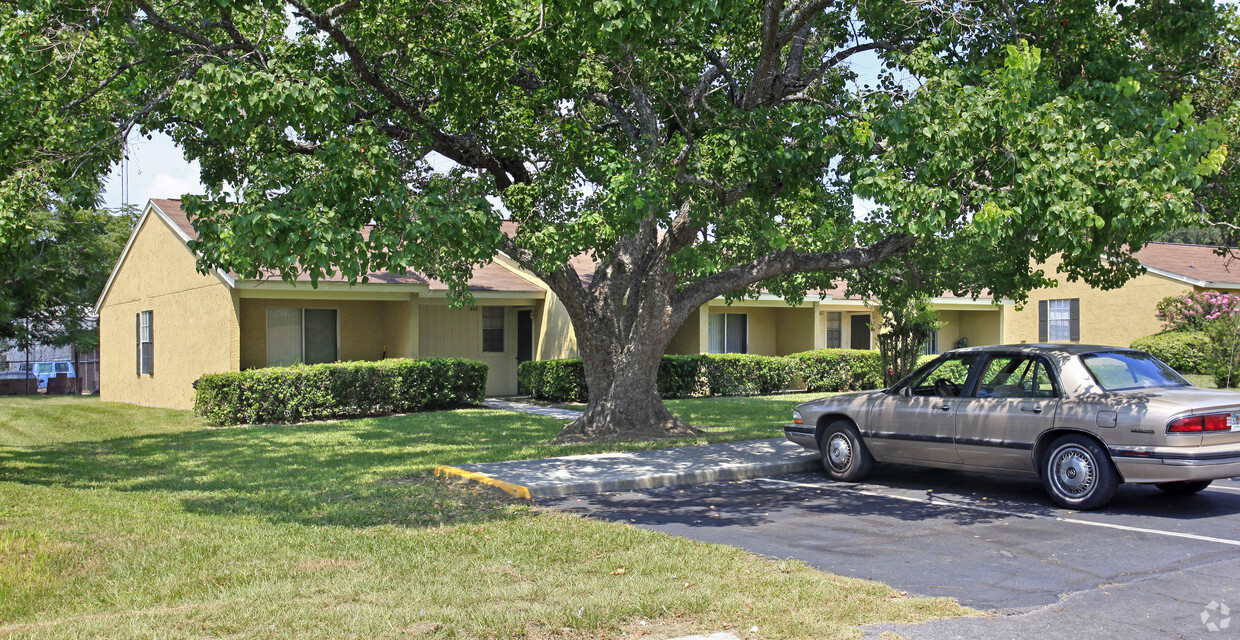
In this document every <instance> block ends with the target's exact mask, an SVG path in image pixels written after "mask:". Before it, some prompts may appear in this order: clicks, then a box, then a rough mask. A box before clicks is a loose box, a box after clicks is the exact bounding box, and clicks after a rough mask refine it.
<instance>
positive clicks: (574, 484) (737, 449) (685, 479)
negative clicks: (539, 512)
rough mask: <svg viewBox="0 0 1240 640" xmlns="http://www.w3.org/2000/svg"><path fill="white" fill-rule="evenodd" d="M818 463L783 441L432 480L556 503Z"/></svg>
mask: <svg viewBox="0 0 1240 640" xmlns="http://www.w3.org/2000/svg"><path fill="white" fill-rule="evenodd" d="M482 406H484V407H487V408H489V409H500V410H503V411H519V412H521V413H531V414H535V415H540V416H548V417H552V418H559V419H561V420H576V419H577V418H578V417H580V416H581V412H580V411H573V410H572V409H558V408H555V407H544V406H540V405H534V404H527V403H524V402H513V401H511V400H502V399H499V398H487V399H486V400H484V401H483V402H482ZM820 464H821V463H820V462H819V455H818V454H817V453H816V452H813V451H808V450H806V449H805V448H804V447H801V446H800V445H796V444H792V443H791V442H788V441H787V440H785V439H783V438H771V439H769V440H749V441H745V442H721V443H716V444H703V445H694V446H689V447H669V448H666V449H651V450H648V451H630V452H627V453H596V454H591V455H583V456H564V457H561V458H543V459H541V460H512V461H509V462H483V463H479V464H466V465H461V466H459V467H448V466H444V467H438V468H436V469H435V475H440V476H457V477H461V478H466V479H469V480H474V481H477V482H482V483H484V484H489V485H491V486H494V487H499V488H500V489H503V490H504V491H507V492H508V493H511V494H512V495H514V496H516V497H518V498H528V499H535V498H555V497H559V496H569V495H575V494H583V493H603V492H605V491H628V490H630V489H649V488H652V487H668V486H674V485H681V484H694V483H698V482H711V481H714V480H744V479H746V478H761V477H765V476H773V475H779V474H781V473H793V472H796V471H808V470H810V469H817V468H818V467H819V465H820Z"/></svg>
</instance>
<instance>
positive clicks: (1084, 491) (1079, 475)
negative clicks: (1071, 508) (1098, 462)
mask: <svg viewBox="0 0 1240 640" xmlns="http://www.w3.org/2000/svg"><path fill="white" fill-rule="evenodd" d="M1051 477H1052V479H1053V480H1054V484H1055V488H1056V489H1058V490H1059V492H1060V493H1061V494H1062V495H1065V496H1068V497H1071V498H1079V497H1081V496H1084V495H1088V494H1089V492H1090V491H1092V490H1093V488H1094V480H1095V476H1094V458H1093V456H1091V455H1090V454H1089V452H1088V451H1085V450H1084V449H1082V448H1080V447H1077V446H1075V445H1070V446H1067V447H1064V448H1063V449H1060V450H1059V452H1058V453H1057V454H1056V455H1055V460H1054V465H1053V466H1052V467H1051Z"/></svg>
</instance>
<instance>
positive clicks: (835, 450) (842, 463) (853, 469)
mask: <svg viewBox="0 0 1240 640" xmlns="http://www.w3.org/2000/svg"><path fill="white" fill-rule="evenodd" d="M819 444H820V446H819V450H820V451H821V452H822V468H823V469H825V470H826V472H827V475H828V476H831V479H832V480H838V481H840V482H857V481H859V480H861V479H862V478H864V477H865V476H866V474H868V473H869V472H870V467H871V466H873V465H874V458H873V457H871V456H870V451H869V449H866V448H865V443H864V442H862V441H861V436H860V435H859V434H858V433H857V429H856V427H854V426H853V425H852V423H850V422H847V421H845V420H837V421H835V422H832V423H831V424H829V425H827V429H826V431H825V432H823V434H822V440H821V441H820V443H819Z"/></svg>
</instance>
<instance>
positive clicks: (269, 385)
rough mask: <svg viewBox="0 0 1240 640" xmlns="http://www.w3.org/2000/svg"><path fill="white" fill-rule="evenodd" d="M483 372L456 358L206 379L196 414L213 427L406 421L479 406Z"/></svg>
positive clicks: (199, 390)
mask: <svg viewBox="0 0 1240 640" xmlns="http://www.w3.org/2000/svg"><path fill="white" fill-rule="evenodd" d="M486 386H487V366H486V365H485V364H483V363H481V362H474V361H472V360H460V359H457V358H426V359H422V360H408V359H389V360H381V361H378V362H336V363H331V364H316V365H310V366H305V365H297V366H292V367H268V368H265V369H247V370H245V371H234V372H230V373H210V374H207V375H205V376H202V377H201V378H199V379H198V381H197V382H195V383H194V387H195V389H196V393H195V395H194V412H195V413H197V414H198V415H200V416H202V417H204V418H206V419H207V421H208V422H210V423H212V424H216V425H230V424H268V423H289V422H306V421H309V420H329V419H335V418H344V417H355V416H373V415H384V414H389V413H411V412H414V411H433V410H437V409H449V408H453V407H461V406H468V405H471V404H476V403H478V402H479V401H481V400H482V397H483V394H484V393H485V392H486Z"/></svg>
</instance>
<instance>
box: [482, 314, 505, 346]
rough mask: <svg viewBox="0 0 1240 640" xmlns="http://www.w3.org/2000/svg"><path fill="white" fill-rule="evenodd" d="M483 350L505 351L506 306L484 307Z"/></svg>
mask: <svg viewBox="0 0 1240 640" xmlns="http://www.w3.org/2000/svg"><path fill="white" fill-rule="evenodd" d="M482 352H483V353H503V352H504V307H483V308H482Z"/></svg>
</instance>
